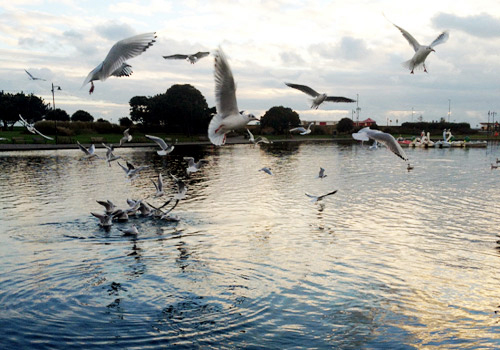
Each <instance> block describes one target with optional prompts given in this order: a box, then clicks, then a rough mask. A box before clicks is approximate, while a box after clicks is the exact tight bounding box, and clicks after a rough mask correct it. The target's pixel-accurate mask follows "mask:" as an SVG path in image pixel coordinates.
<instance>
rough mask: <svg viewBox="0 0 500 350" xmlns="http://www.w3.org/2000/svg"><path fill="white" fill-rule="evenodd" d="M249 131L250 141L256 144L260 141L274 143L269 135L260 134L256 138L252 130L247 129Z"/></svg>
mask: <svg viewBox="0 0 500 350" xmlns="http://www.w3.org/2000/svg"><path fill="white" fill-rule="evenodd" d="M247 132H248V141H250V142H251V143H253V144H254V145H258V144H259V143H272V142H271V141H269V140H268V138H267V137H264V136H259V137H257V138H255V137H254V136H253V134H252V132H251V131H250V130H248V129H247Z"/></svg>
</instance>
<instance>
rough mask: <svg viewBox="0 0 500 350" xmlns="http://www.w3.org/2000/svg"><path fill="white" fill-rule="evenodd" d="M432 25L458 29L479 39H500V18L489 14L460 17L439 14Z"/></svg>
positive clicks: (433, 19)
mask: <svg viewBox="0 0 500 350" xmlns="http://www.w3.org/2000/svg"><path fill="white" fill-rule="evenodd" d="M432 24H433V25H434V26H435V27H439V28H448V29H458V30H461V31H463V32H465V33H468V34H470V35H473V36H476V37H479V38H493V37H500V18H497V17H493V16H491V15H489V14H487V13H481V14H479V15H473V16H467V17H460V16H456V15H452V14H448V13H443V12H441V13H438V14H437V15H435V16H434V17H433V18H432Z"/></svg>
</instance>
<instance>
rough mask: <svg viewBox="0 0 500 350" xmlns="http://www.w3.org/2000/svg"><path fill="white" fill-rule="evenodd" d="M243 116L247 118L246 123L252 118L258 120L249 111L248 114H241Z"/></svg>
mask: <svg viewBox="0 0 500 350" xmlns="http://www.w3.org/2000/svg"><path fill="white" fill-rule="evenodd" d="M242 115H243V116H244V117H245V118H247V119H248V121H247V123H248V122H251V121H252V120H259V119H258V118H257V117H256V116H254V115H253V114H252V113H249V114H244V113H243V114H242Z"/></svg>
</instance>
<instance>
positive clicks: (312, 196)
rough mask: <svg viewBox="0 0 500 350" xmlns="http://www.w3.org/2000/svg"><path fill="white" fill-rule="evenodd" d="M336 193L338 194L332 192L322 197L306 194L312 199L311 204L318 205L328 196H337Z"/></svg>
mask: <svg viewBox="0 0 500 350" xmlns="http://www.w3.org/2000/svg"><path fill="white" fill-rule="evenodd" d="M335 193H337V190H335V191H332V192H328V193H327V194H324V195H321V196H314V195H312V194H308V193H306V196H307V197H309V198H311V202H312V203H316V202H319V201H320V200H322V199H323V198H325V197H326V196H330V195H332V194H335Z"/></svg>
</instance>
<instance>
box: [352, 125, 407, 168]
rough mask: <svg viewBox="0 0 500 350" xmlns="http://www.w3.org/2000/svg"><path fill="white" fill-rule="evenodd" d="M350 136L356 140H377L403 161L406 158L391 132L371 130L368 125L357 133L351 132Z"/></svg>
mask: <svg viewBox="0 0 500 350" xmlns="http://www.w3.org/2000/svg"><path fill="white" fill-rule="evenodd" d="M352 137H353V138H354V139H355V140H358V141H368V140H369V139H372V140H375V141H378V142H380V143H382V144H384V145H385V146H386V147H387V148H388V149H389V150H390V151H391V152H393V153H394V154H395V155H397V156H398V157H399V158H401V159H403V160H404V161H407V160H408V157H407V156H406V153H405V151H403V148H401V146H400V145H399V143H398V142H397V141H396V139H395V138H394V136H392V135H391V134H388V133H385V132H382V131H380V130H371V129H370V127H369V126H367V127H366V128H363V129H361V130H359V131H358V132H357V133H353V134H352Z"/></svg>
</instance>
